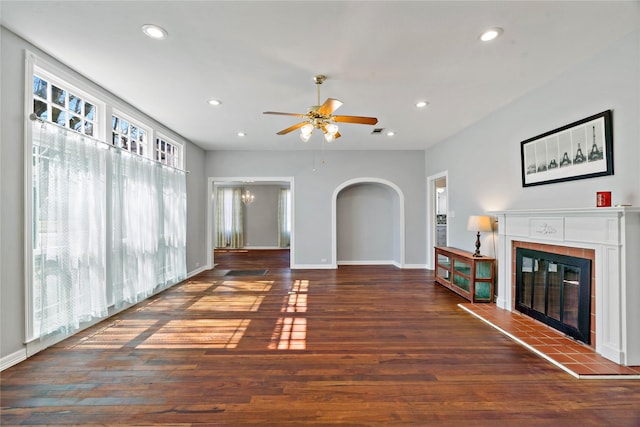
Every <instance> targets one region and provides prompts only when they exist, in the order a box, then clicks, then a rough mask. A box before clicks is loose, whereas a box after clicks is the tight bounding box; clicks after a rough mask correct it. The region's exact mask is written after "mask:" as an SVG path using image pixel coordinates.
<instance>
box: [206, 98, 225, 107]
mask: <svg viewBox="0 0 640 427" xmlns="http://www.w3.org/2000/svg"><path fill="white" fill-rule="evenodd" d="M207 102H209V105H214V106H216V105H220V104H222V101H220V100H219V99H210V100H209V101H207Z"/></svg>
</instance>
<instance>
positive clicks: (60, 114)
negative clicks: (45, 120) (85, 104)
mask: <svg viewBox="0 0 640 427" xmlns="http://www.w3.org/2000/svg"><path fill="white" fill-rule="evenodd" d="M51 121H52V122H54V123H57V124H59V125H60V126H65V127H66V126H67V114H66V113H65V112H64V111H62V110H61V109H59V108H55V107H54V108H52V109H51Z"/></svg>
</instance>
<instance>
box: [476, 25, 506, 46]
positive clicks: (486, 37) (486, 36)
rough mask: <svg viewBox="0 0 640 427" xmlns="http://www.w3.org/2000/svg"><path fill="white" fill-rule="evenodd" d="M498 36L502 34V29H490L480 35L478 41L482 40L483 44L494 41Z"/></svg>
mask: <svg viewBox="0 0 640 427" xmlns="http://www.w3.org/2000/svg"><path fill="white" fill-rule="evenodd" d="M500 34H502V28H498V27H496V28H490V29H488V30H487V31H485V32H484V33H482V34H481V35H480V40H482V41H483V42H488V41H491V40H493V39H495V38H496V37H498V36H499V35H500Z"/></svg>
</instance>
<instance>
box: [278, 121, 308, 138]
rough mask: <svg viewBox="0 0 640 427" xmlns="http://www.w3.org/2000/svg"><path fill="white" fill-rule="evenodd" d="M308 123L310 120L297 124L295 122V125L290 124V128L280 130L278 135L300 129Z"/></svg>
mask: <svg viewBox="0 0 640 427" xmlns="http://www.w3.org/2000/svg"><path fill="white" fill-rule="evenodd" d="M307 123H309V122H300V123H297V124H295V125H293V126H289V127H288V128H286V129H282V130H281V131H280V132H278V135H286V134H288V133H289V132H293V131H294V130H296V129H300V128H301V127H302V126H304V125H306V124H307Z"/></svg>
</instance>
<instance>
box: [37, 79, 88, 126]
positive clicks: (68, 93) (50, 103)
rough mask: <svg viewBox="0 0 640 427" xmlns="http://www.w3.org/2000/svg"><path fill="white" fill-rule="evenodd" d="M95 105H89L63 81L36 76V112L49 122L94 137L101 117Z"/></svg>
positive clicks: (39, 116)
mask: <svg viewBox="0 0 640 427" xmlns="http://www.w3.org/2000/svg"><path fill="white" fill-rule="evenodd" d="M96 110H97V108H96V105H95V103H92V102H89V101H88V100H87V99H86V98H85V97H82V96H80V95H78V94H77V93H75V92H74V91H72V90H70V89H69V88H68V87H66V85H64V84H63V83H60V82H53V81H52V80H51V79H49V78H45V77H42V76H41V75H38V74H34V75H33V112H34V113H35V115H36V116H37V117H38V118H40V119H42V120H44V121H48V122H52V123H56V124H58V125H60V126H63V127H65V128H69V129H72V130H75V131H76V132H79V133H82V134H84V135H89V136H94V132H95V128H96V126H95V122H96V118H97V117H98V111H96Z"/></svg>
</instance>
